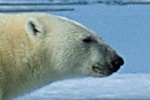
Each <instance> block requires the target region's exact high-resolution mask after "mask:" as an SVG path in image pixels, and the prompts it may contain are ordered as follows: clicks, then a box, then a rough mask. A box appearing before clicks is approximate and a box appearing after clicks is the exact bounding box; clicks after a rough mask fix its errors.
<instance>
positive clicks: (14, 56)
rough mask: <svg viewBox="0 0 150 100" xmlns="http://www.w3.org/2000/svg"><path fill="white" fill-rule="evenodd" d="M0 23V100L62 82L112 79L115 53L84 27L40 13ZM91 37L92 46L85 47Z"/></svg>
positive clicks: (1, 17)
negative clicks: (75, 79)
mask: <svg viewBox="0 0 150 100" xmlns="http://www.w3.org/2000/svg"><path fill="white" fill-rule="evenodd" d="M0 19H1V20H0V24H1V25H0V40H1V43H0V100H7V99H11V98H14V97H16V96H20V95H23V94H25V93H28V92H31V91H33V90H35V89H38V88H40V87H42V86H44V85H46V84H49V83H51V82H54V81H57V80H61V79H67V78H76V77H84V76H98V77H103V76H107V75H110V73H109V67H110V66H108V65H109V64H108V63H110V61H111V59H112V57H113V56H114V55H116V53H115V52H114V50H113V49H111V48H110V47H109V46H108V45H106V44H104V42H103V41H102V40H101V39H100V38H98V36H97V35H96V33H95V32H93V31H91V30H89V29H88V28H86V27H85V26H83V25H81V24H79V23H77V22H75V21H72V20H69V19H66V18H62V17H57V16H53V15H48V14H38V13H37V14H34V13H33V14H32V13H30V14H17V15H0ZM31 23H32V24H34V25H31ZM33 28H35V29H36V30H34V29H33ZM35 32H37V33H35ZM89 36H90V37H92V42H91V43H84V42H83V39H85V38H87V37H89ZM93 65H96V66H98V67H100V69H101V70H100V72H99V73H97V72H95V71H93V69H92V66H93ZM106 65H107V66H106Z"/></svg>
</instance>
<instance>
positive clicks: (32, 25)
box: [25, 17, 45, 38]
mask: <svg viewBox="0 0 150 100" xmlns="http://www.w3.org/2000/svg"><path fill="white" fill-rule="evenodd" d="M25 30H26V32H27V34H28V35H29V37H31V38H43V37H44V35H45V28H44V25H43V23H41V22H40V21H39V20H38V19H36V18H33V17H32V18H28V19H27V21H26V24H25Z"/></svg>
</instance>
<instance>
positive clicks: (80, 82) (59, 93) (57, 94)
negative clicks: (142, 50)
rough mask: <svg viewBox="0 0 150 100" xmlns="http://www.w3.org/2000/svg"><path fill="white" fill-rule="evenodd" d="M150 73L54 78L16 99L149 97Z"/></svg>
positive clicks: (103, 99) (57, 99) (61, 99)
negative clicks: (61, 79)
mask: <svg viewBox="0 0 150 100" xmlns="http://www.w3.org/2000/svg"><path fill="white" fill-rule="evenodd" d="M149 93H150V74H115V75H112V76H110V77H107V78H92V77H88V78H81V79H74V80H65V81H59V82H54V83H52V84H50V85H48V86H46V87H44V88H42V89H40V90H38V91H36V92H34V93H31V94H28V95H25V96H23V97H20V98H17V99H15V100H77V99H78V100H131V99H132V100H133V99H134V100H135V99H138V100H141V99H142V100H148V99H150V95H149Z"/></svg>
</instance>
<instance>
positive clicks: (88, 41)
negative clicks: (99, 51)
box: [83, 36, 92, 43]
mask: <svg viewBox="0 0 150 100" xmlns="http://www.w3.org/2000/svg"><path fill="white" fill-rule="evenodd" d="M83 42H84V43H90V42H92V37H91V36H89V37H87V38H85V39H83Z"/></svg>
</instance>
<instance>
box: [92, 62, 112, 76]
mask: <svg viewBox="0 0 150 100" xmlns="http://www.w3.org/2000/svg"><path fill="white" fill-rule="evenodd" d="M92 70H93V71H94V72H95V73H98V74H99V75H104V76H109V75H111V74H112V73H113V72H112V71H110V70H109V68H107V67H100V66H95V65H94V66H92Z"/></svg>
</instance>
